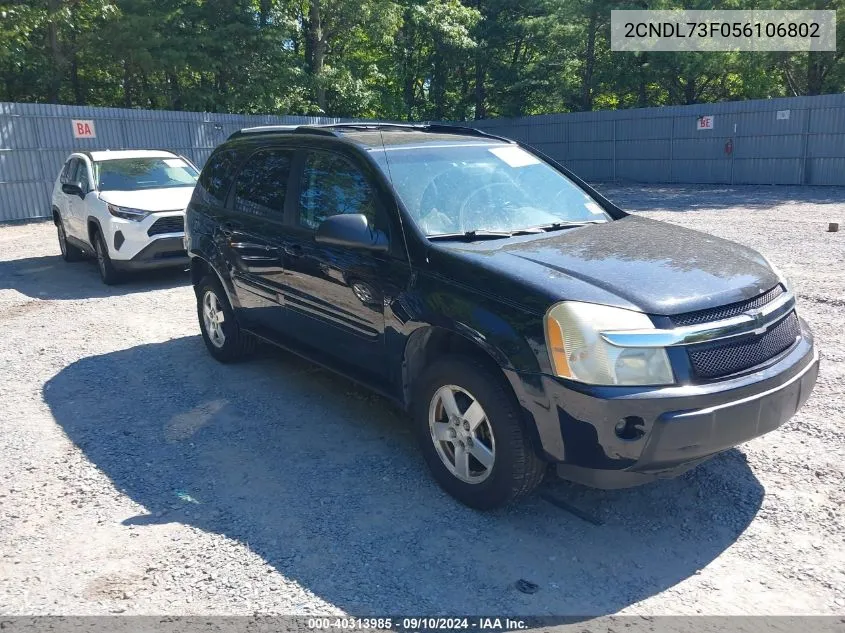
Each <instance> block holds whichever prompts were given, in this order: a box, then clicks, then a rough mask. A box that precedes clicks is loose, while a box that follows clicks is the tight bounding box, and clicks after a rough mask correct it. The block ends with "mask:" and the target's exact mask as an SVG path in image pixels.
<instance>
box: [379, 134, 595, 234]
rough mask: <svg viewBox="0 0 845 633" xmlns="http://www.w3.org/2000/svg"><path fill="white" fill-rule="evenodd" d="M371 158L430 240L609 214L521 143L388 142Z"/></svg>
mask: <svg viewBox="0 0 845 633" xmlns="http://www.w3.org/2000/svg"><path fill="white" fill-rule="evenodd" d="M373 157H374V158H375V159H376V162H377V163H379V165H380V166H381V167H382V169H383V170H384V172H385V174H387V175H388V177H389V178H390V179H391V181H392V183H393V187H394V188H395V189H396V191H397V193H398V194H399V197H400V198H401V199H402V202H403V203H404V204H405V207H406V208H407V209H408V211H409V212H410V214H411V216H412V217H413V218H414V220H415V221H416V222H417V224H418V225H419V226H420V228H422V230H423V232H424V233H425V234H426V235H427V236H429V237H432V236H435V235H447V234H452V233H465V232H469V231H479V232H480V231H501V232H513V231H519V230H521V229H527V228H533V227H538V226H547V225H554V224H565V223H569V222H604V221H607V220H608V219H610V218H609V216H608V215H607V214H606V213H605V212H604V210H603V209H602V208H601V207H600V206H599V205H598V203H596V201H595V200H593V199H592V198H591V197H590V196H588V195H587V194H586V192H584V191H583V190H582V189H580V188H579V187H578V186H577V185H575V183H573V182H572V181H571V180H569V179H568V178H567V177H566V176H564V175H563V174H561V173H560V172H559V171H557V170H556V169H554V168H553V167H552V166H551V165H548V164H547V163H545V162H543V161H541V160H540V159H539V158H537V157H536V156H534V155H533V154H531V153H529V152H527V151H525V150H524V149H522V148H520V147H518V146H516V145H490V144H478V143H476V144H457V143H456V144H440V145H438V144H430V145H418V146H414V147H389V146H388V147H386V148H385V150H384V151H374V152H373Z"/></svg>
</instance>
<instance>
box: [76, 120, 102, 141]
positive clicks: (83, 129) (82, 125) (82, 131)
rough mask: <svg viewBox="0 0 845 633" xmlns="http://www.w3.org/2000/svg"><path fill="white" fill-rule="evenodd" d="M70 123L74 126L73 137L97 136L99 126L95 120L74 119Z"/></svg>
mask: <svg viewBox="0 0 845 633" xmlns="http://www.w3.org/2000/svg"><path fill="white" fill-rule="evenodd" d="M70 124H71V126H72V127H73V138H97V128H95V127H94V121H92V120H90V119H86V120H81V119H72V120H71V122H70Z"/></svg>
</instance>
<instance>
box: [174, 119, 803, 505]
mask: <svg viewBox="0 0 845 633" xmlns="http://www.w3.org/2000/svg"><path fill="white" fill-rule="evenodd" d="M186 246H187V249H188V252H189V254H190V257H191V273H192V279H193V283H194V287H195V289H196V296H197V312H198V316H199V322H200V327H201V329H202V335H203V338H204V340H205V343H206V345H207V347H208V350H209V351H210V352H211V354H212V355H213V356H214V357H215V358H216V359H218V360H220V361H224V362H226V361H233V360H236V359H238V358H241V357H242V356H244V355H245V354H247V353H248V352H250V351H251V350H252V349H253V348H254V346H255V344H256V342H258V341H267V342H270V343H274V344H276V345H280V346H282V347H284V348H286V349H289V350H292V351H294V352H296V353H298V354H301V355H303V356H305V357H307V358H308V359H310V360H312V361H314V362H316V363H319V364H321V365H324V366H326V367H329V368H331V369H333V370H335V371H337V372H339V373H342V374H344V375H346V376H348V377H350V378H352V379H353V380H356V381H358V382H360V383H363V384H364V385H366V386H367V387H370V388H372V389H373V390H375V391H377V392H379V393H381V394H384V395H385V396H387V397H388V398H390V399H392V400H394V401H396V402H397V403H398V404H399V405H401V406H402V407H404V408H405V409H407V410H409V411H410V412H411V413H412V414H413V418H414V425H415V428H416V432H417V435H418V436H419V440H420V446H421V449H422V451H423V453H424V455H425V459H426V461H427V463H428V465H429V466H430V468H431V470H432V472H433V474H434V477H435V478H436V480H437V481H438V483H439V484H440V485H441V486H442V487H443V488H444V489H445V490H447V491H448V492H449V493H451V494H452V495H454V496H455V497H456V498H458V499H459V500H460V501H462V502H464V503H466V504H468V505H470V506H474V507H477V508H491V507H495V506H498V505H500V504H503V503H505V502H508V501H511V500H513V499H516V498H518V497H521V496H523V495H526V494H527V493H529V492H530V491H531V490H532V489H534V488H535V487H536V486H537V485H538V484H539V483H540V481H541V480H542V479H543V476H544V474H545V473H546V472H547V470H548V469H549V466H550V465H551V464H554V465H556V468H557V471H558V474H559V475H561V476H562V477H565V478H567V479H572V480H575V481H580V482H582V483H585V484H588V485H593V486H597V487H603V488H611V487H624V486H630V485H634V484H637V483H642V482H645V481H649V480H651V479H654V478H656V477H671V476H674V475H677V474H679V473H682V472H684V471H686V470H688V469H689V468H691V467H693V466H695V465H696V464H698V463H700V462H702V461H704V460H705V459H707V458H708V457H711V456H712V455H714V454H716V453H718V452H720V451H723V450H725V449H728V448H730V447H732V446H735V445H737V444H739V443H741V442H744V441H746V440H748V439H750V438H753V437H756V436H758V435H761V434H763V433H766V432H767V431H771V430H772V429H775V428H777V427H778V426H780V425H781V424H783V423H784V422H785V421H786V420H787V419H789V418H790V417H791V416H792V415H793V414H794V413H795V412H796V411H797V409H798V408H799V407H800V406H801V405H802V404H803V403H804V401H805V400H806V399H807V397H808V396H809V395H810V392H811V391H812V389H813V386H814V384H815V381H816V376H817V373H818V355H817V353H816V351H815V349H814V346H813V337H812V334H811V333H810V331H809V329H808V328H807V326H806V324H805V323H804V322H803V321H802V320H801V319H799V318H798V316H797V315H796V313H795V299H794V297H793V295H792V293H791V291H790V289H789V285H788V283H787V281H786V280H785V279H784V278H783V276H782V275H780V274H779V273H778V272H777V271H776V269H774V268H773V267H772V266H771V265H770V264H769V263H768V262H767V261H766V259H765V258H764V257H762V256H761V255H759V254H758V253H756V252H754V251H752V250H750V249H748V248H745V247H743V246H740V245H738V244H734V243H732V242H728V241H725V240H721V239H717V238H715V237H713V236H710V235H706V234H702V233H698V232H695V231H691V230H687V229H683V228H679V227H676V226H672V225H669V224H665V223H662V222H657V221H653V220H648V219H645V218H642V217H636V216H630V215H628V214H626V213H625V212H624V211H622V210H620V209H619V208H617V207H616V206H615V205H613V204H612V203H611V202H609V201H608V200H606V199H605V198H604V197H602V196H601V195H600V194H598V193H597V192H596V191H594V190H593V189H592V188H591V187H590V186H589V185H587V184H586V183H585V182H583V181H582V180H581V179H579V178H578V177H577V176H575V175H574V174H572V173H570V172H569V171H568V170H567V169H565V168H564V167H562V166H561V165H558V164H556V163H555V162H553V161H552V160H550V159H548V158H546V157H544V156H543V155H542V154H540V153H538V152H537V151H535V150H533V149H530V148H528V147H525V146H522V145H520V144H518V143H515V142H513V141H510V140H507V139H504V138H499V137H496V136H491V135H489V134H485V133H482V132H479V131H477V130H473V129H469V128H460V127H452V126H444V125H405V126H403V125H394V124H379V123H372V124H370V123H368V124H340V125H331V126H281V127H263V128H250V129H245V130H242V131H240V132H237V133H235V134H233V135H232V136H231V137H230V138H229V140H227V141H226V142H225V143H224V144H223V145H222V146H220V147H218V148H217V149H216V150H215V151H214V153H213V154H212V156H211V157H210V158H209V160H208V162H207V164H206V166H205V168H204V169H203V170H202V174H201V175H200V178H199V182H198V184H197V187H196V189H195V192H194V196H193V199H192V200H191V203H190V205H189V206H188V210H187V222H186ZM362 423H365V422H363V421H362Z"/></svg>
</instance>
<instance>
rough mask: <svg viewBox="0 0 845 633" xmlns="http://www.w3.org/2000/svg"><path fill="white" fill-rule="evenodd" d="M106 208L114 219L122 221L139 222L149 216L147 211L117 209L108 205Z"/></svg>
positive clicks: (113, 205) (115, 206)
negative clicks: (121, 219)
mask: <svg viewBox="0 0 845 633" xmlns="http://www.w3.org/2000/svg"><path fill="white" fill-rule="evenodd" d="M108 207H109V213H111V214H112V215H113V216H114V217H116V218H123V219H124V220H132V221H134V222H140V221H141V220H143V219H144V218H145V217H147V216H148V215H149V214H150V212H149V211H142V210H141V209H130V208H129V207H119V206H117V205H116V204H110V205H108Z"/></svg>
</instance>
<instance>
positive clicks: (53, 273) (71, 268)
mask: <svg viewBox="0 0 845 633" xmlns="http://www.w3.org/2000/svg"><path fill="white" fill-rule="evenodd" d="M188 283H190V277H189V275H188V273H187V272H185V271H184V270H182V269H180V268H165V269H161V270H152V271H145V272H139V273H131V274H127V275H126V277H125V279H124V280H123V281H122V282H121V283H120V284H117V285H114V286H106V285H105V284H103V282H102V281H100V274H99V272H98V271H97V265H96V263H95V262H94V260H93V259H84V260H82V261H78V262H72V263H68V262H66V261H65V260H63V259H62V258H61V256H59V255H45V256H43V257H27V258H24V259H12V260H4V261H0V289H3V288H10V289H12V290H17V291H18V292H20V293H21V294H24V295H26V296H28V297H32V298H34V299H94V298H99V297H113V296H117V295H125V294H131V293H134V292H147V291H150V290H163V289H166V288H173V287H176V286H184V285H186V284H188Z"/></svg>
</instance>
